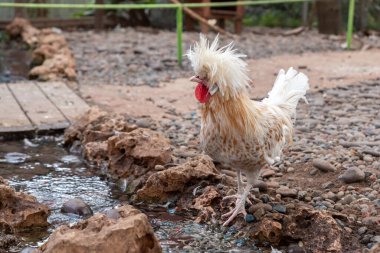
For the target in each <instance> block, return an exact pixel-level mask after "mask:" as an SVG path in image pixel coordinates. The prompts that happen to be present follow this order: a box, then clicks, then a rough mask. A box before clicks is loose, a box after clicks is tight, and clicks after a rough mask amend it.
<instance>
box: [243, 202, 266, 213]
mask: <svg viewBox="0 0 380 253" xmlns="http://www.w3.org/2000/svg"><path fill="white" fill-rule="evenodd" d="M259 209H263V210H264V211H266V212H270V211H272V206H271V205H269V204H265V203H257V204H256V205H252V206H251V207H250V208H249V209H248V212H249V213H254V212H256V211H257V210H259Z"/></svg>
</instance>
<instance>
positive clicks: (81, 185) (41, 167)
mask: <svg viewBox="0 0 380 253" xmlns="http://www.w3.org/2000/svg"><path fill="white" fill-rule="evenodd" d="M61 141H62V137H53V136H50V137H41V138H35V139H32V140H29V139H24V140H21V141H8V142H4V141H0V176H2V177H4V178H5V179H7V180H8V181H9V184H10V185H11V186H13V187H14V188H15V189H16V190H17V191H23V192H27V193H30V194H31V195H33V196H35V197H36V198H37V199H38V201H40V202H41V203H43V204H45V205H47V206H48V207H49V208H50V210H51V215H50V216H49V218H48V221H49V223H50V224H51V226H50V227H49V229H48V231H47V232H45V233H35V234H33V233H30V234H27V235H23V240H24V241H25V243H24V245H22V246H26V245H29V246H37V245H40V244H41V243H42V242H43V241H44V240H46V238H47V236H48V234H49V233H51V232H52V231H53V229H54V228H56V227H57V226H59V225H62V224H69V223H74V222H77V221H79V220H81V217H79V216H76V215H68V214H63V213H61V212H60V208H61V206H62V204H63V203H64V202H65V201H66V200H69V199H72V198H75V197H78V198H82V199H83V200H84V201H85V202H86V203H87V204H89V205H90V206H91V208H92V210H93V212H94V213H97V212H102V211H104V210H106V209H110V208H112V207H114V206H116V205H118V204H120V203H122V202H125V201H126V199H127V198H126V195H125V194H123V190H124V189H125V184H123V183H120V182H112V181H109V180H107V179H106V177H104V176H102V175H100V174H99V173H98V171H97V170H96V169H95V168H91V167H89V166H87V165H86V164H85V163H84V162H83V161H82V160H81V157H79V156H77V155H73V154H70V153H69V152H68V151H67V150H66V149H65V148H64V147H63V146H62V144H61ZM139 208H142V210H143V211H144V212H145V213H146V214H147V215H148V217H149V219H150V221H151V223H152V225H153V227H154V229H155V232H156V235H157V237H158V238H159V240H160V243H161V245H162V247H163V252H252V250H253V249H255V246H254V245H252V244H251V245H250V243H249V242H248V241H246V240H245V239H242V238H237V239H236V238H234V236H233V235H234V234H235V233H236V232H237V231H234V230H233V228H232V229H229V230H226V231H224V232H223V231H220V228H219V227H218V226H214V227H213V226H206V225H199V224H196V223H194V222H193V221H192V220H191V219H188V218H186V217H185V216H184V215H177V214H175V213H174V212H173V210H174V209H167V208H165V207H162V206H155V207H152V206H150V207H139ZM16 252H17V251H16Z"/></svg>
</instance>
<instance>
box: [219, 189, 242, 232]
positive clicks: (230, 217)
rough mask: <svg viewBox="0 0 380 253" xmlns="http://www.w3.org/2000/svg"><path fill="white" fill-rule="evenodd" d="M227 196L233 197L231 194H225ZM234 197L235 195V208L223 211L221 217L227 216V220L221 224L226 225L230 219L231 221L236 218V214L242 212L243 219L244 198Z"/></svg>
mask: <svg viewBox="0 0 380 253" xmlns="http://www.w3.org/2000/svg"><path fill="white" fill-rule="evenodd" d="M227 197H233V195H231V196H227ZM236 197H237V200H236V206H235V208H234V209H232V210H231V211H229V212H228V213H225V214H223V215H222V218H226V217H228V220H227V221H226V222H224V223H223V226H228V224H229V223H230V222H231V221H233V220H234V219H235V218H236V216H238V214H243V215H244V219H245V217H246V216H247V211H246V210H245V199H243V198H241V197H242V196H236Z"/></svg>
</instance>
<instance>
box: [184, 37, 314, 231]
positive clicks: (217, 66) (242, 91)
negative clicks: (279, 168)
mask: <svg viewBox="0 0 380 253" xmlns="http://www.w3.org/2000/svg"><path fill="white" fill-rule="evenodd" d="M187 57H188V58H189V60H190V62H191V64H192V67H193V69H194V72H195V76H194V77H192V78H191V79H190V80H191V81H193V82H197V83H198V85H197V87H196V89H195V96H196V98H197V99H198V101H199V102H200V103H201V104H202V106H201V118H202V124H201V133H200V144H201V148H202V150H203V151H204V153H206V154H207V155H209V156H210V157H211V158H212V159H213V160H215V161H218V162H220V163H223V164H225V165H227V166H229V167H231V168H235V169H236V171H237V186H238V189H237V194H236V195H233V196H226V197H225V198H232V197H236V199H237V200H236V205H235V208H234V209H233V210H231V211H230V212H228V213H226V214H224V215H223V216H222V217H223V218H227V220H226V222H225V223H224V224H223V225H224V226H226V225H228V224H229V223H230V222H231V221H232V220H233V219H234V218H235V217H236V216H237V215H238V214H240V213H241V214H243V215H244V216H246V215H247V213H246V211H245V202H246V201H247V196H248V195H249V192H250V190H251V188H252V185H253V184H254V183H255V181H256V180H257V178H258V176H259V172H260V169H261V168H262V167H264V166H265V164H269V165H271V164H273V163H274V162H275V161H279V160H280V157H281V153H282V149H283V148H284V146H285V145H286V144H287V143H290V142H291V141H292V136H293V124H294V119H295V115H296V107H297V104H298V101H299V100H300V99H301V98H303V99H305V101H306V98H305V94H306V91H307V90H308V89H309V84H308V78H307V76H306V75H304V74H303V73H298V72H297V71H296V70H294V69H293V68H289V70H288V71H287V72H285V71H284V70H280V72H279V73H278V76H277V79H276V80H275V82H274V86H273V88H272V90H271V91H270V92H269V94H268V97H267V98H265V99H264V100H262V101H253V100H251V99H250V98H249V94H248V90H247V89H248V87H249V82H250V78H249V77H248V71H247V64H246V63H245V62H244V61H243V60H242V59H241V58H242V57H244V55H242V54H239V53H238V52H237V51H236V50H235V49H234V48H233V45H232V43H231V44H229V45H227V46H224V47H221V48H218V37H216V38H215V40H214V41H213V42H212V43H210V42H209V41H208V40H207V39H206V37H205V36H203V35H201V36H200V41H199V42H197V43H196V44H195V45H194V47H193V48H190V50H189V51H188V53H187ZM241 173H243V174H245V176H246V177H247V183H246V185H245V187H244V186H243V182H242V180H241ZM248 201H249V200H248Z"/></svg>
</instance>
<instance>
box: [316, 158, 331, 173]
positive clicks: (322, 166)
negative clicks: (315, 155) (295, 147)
mask: <svg viewBox="0 0 380 253" xmlns="http://www.w3.org/2000/svg"><path fill="white" fill-rule="evenodd" d="M313 166H314V167H315V168H317V169H319V170H320V171H322V172H334V171H336V168H335V167H334V166H333V165H332V164H331V163H329V162H327V161H325V160H322V159H313Z"/></svg>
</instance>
